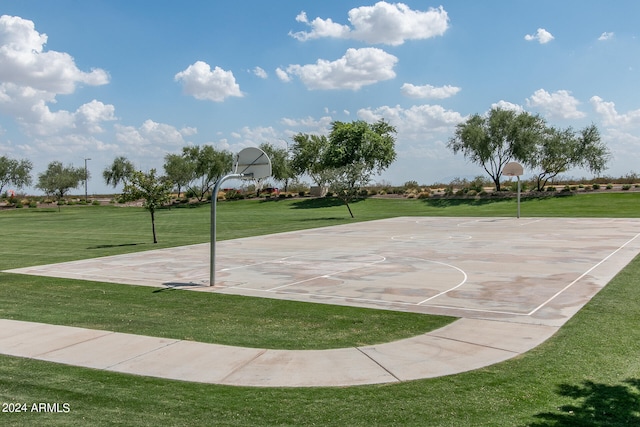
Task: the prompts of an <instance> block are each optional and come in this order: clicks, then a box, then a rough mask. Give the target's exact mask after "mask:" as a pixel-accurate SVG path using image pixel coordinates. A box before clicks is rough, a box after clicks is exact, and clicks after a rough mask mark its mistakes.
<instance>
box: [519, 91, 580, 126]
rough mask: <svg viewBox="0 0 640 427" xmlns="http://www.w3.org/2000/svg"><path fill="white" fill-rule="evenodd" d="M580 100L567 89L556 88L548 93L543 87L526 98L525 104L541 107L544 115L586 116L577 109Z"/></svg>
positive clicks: (553, 116)
mask: <svg viewBox="0 0 640 427" xmlns="http://www.w3.org/2000/svg"><path fill="white" fill-rule="evenodd" d="M578 105H580V101H578V100H577V99H576V98H574V97H573V96H572V95H571V92H569V91H567V90H558V91H556V92H554V93H549V92H547V91H546V90H544V89H538V90H537V91H535V92H534V93H533V95H531V98H527V106H529V107H534V108H539V109H541V110H542V111H543V112H544V113H545V115H546V116H548V117H550V118H559V119H580V118H583V117H585V116H586V114H585V113H583V112H582V111H580V110H578Z"/></svg>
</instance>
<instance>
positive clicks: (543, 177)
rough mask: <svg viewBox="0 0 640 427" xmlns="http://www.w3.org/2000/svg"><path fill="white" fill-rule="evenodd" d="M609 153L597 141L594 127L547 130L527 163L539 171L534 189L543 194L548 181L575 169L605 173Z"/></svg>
mask: <svg viewBox="0 0 640 427" xmlns="http://www.w3.org/2000/svg"><path fill="white" fill-rule="evenodd" d="M609 158H610V153H609V150H608V149H607V147H606V146H605V145H604V143H603V142H602V141H601V139H600V132H599V131H598V128H597V127H596V125H594V124H592V125H590V126H587V127H585V128H584V129H582V130H581V131H580V132H575V131H574V130H573V129H572V128H571V127H569V128H567V129H556V128H554V127H550V128H547V129H546V131H545V132H544V135H543V136H542V138H540V140H539V143H538V144H537V147H536V150H535V152H534V154H533V155H532V156H531V158H530V159H529V161H528V162H527V164H528V165H529V166H531V167H532V168H536V169H539V170H540V172H539V173H537V174H536V187H537V190H538V191H542V190H543V188H544V186H545V185H546V184H547V182H548V181H549V180H550V179H553V178H555V177H556V176H558V175H559V174H561V173H563V172H566V171H567V170H569V169H571V168H574V167H583V168H587V169H588V170H589V171H590V172H591V173H596V174H597V173H600V172H602V170H604V168H605V166H606V164H607V161H608V160H609Z"/></svg>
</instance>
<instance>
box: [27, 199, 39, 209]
mask: <svg viewBox="0 0 640 427" xmlns="http://www.w3.org/2000/svg"><path fill="white" fill-rule="evenodd" d="M29 207H30V208H37V207H38V202H36V201H35V200H32V201H30V202H29Z"/></svg>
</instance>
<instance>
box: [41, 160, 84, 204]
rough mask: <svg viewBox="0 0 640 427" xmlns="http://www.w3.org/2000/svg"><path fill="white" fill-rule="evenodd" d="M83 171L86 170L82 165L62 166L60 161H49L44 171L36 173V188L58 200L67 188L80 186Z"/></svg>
mask: <svg viewBox="0 0 640 427" xmlns="http://www.w3.org/2000/svg"><path fill="white" fill-rule="evenodd" d="M85 173H86V171H85V169H84V168H82V167H80V168H75V167H73V166H72V165H69V166H63V165H62V162H58V161H54V162H51V163H49V165H48V167H47V170H46V171H45V172H44V173H41V174H40V175H38V184H37V185H36V188H38V189H40V190H42V191H44V192H45V194H47V195H53V196H55V197H56V198H57V199H58V200H60V199H62V198H64V196H65V195H66V194H67V193H68V192H69V190H71V189H72V188H78V187H79V186H80V182H82V181H84V179H85Z"/></svg>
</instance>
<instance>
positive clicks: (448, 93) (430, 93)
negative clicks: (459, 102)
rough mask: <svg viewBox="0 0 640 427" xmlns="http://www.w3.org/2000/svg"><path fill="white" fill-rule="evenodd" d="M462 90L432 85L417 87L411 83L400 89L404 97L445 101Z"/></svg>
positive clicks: (448, 86)
mask: <svg viewBox="0 0 640 427" xmlns="http://www.w3.org/2000/svg"><path fill="white" fill-rule="evenodd" d="M460 90H461V88H459V87H455V86H450V85H446V86H440V87H436V86H431V85H423V86H416V85H413V84H411V83H405V84H403V85H402V87H401V88H400V91H401V92H402V94H403V95H404V96H408V97H409V98H421V99H445V98H449V97H452V96H454V95H455V94H457V93H458V92H460Z"/></svg>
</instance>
